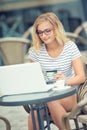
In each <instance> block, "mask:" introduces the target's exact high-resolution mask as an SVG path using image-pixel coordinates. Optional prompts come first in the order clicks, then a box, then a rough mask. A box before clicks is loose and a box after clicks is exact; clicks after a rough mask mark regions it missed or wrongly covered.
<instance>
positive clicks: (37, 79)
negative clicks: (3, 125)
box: [0, 62, 52, 95]
mask: <svg viewBox="0 0 87 130" xmlns="http://www.w3.org/2000/svg"><path fill="white" fill-rule="evenodd" d="M51 88H52V86H51ZM49 89H50V87H47V85H46V83H45V79H44V76H43V73H42V70H41V66H40V64H39V63H38V62H33V63H25V64H16V65H9V66H1V67H0V92H1V94H2V95H10V94H21V93H32V92H46V91H48V90H49Z"/></svg>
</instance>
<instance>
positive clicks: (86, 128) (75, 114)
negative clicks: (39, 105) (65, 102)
mask: <svg viewBox="0 0 87 130" xmlns="http://www.w3.org/2000/svg"><path fill="white" fill-rule="evenodd" d="M85 106H87V99H86V98H85V99H82V100H81V101H80V102H79V103H78V104H77V105H76V106H75V107H74V108H73V109H72V111H71V112H69V113H67V114H66V115H64V116H63V120H62V121H63V126H64V130H71V127H70V122H69V120H70V119H73V118H74V119H76V120H78V127H76V130H80V129H83V130H87V111H86V113H84V110H83V108H84V107H85ZM86 110H87V109H86ZM79 122H80V123H82V125H83V127H82V128H80V127H79Z"/></svg>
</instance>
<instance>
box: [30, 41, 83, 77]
mask: <svg viewBox="0 0 87 130" xmlns="http://www.w3.org/2000/svg"><path fill="white" fill-rule="evenodd" d="M80 56H81V53H80V51H79V49H78V47H77V45H76V44H75V43H74V42H72V41H69V42H67V43H65V44H64V48H63V51H62V52H61V53H60V55H58V56H57V57H56V58H52V57H51V56H49V54H48V53H47V50H46V47H45V45H44V44H43V45H42V48H41V49H40V51H39V52H36V51H35V50H29V56H28V58H29V59H31V60H33V61H35V62H39V63H40V65H41V67H42V70H43V71H52V70H57V72H62V73H63V74H64V75H65V76H66V77H72V76H73V73H72V72H73V67H72V61H73V60H75V59H76V58H78V57H80Z"/></svg>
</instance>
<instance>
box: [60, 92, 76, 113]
mask: <svg viewBox="0 0 87 130" xmlns="http://www.w3.org/2000/svg"><path fill="white" fill-rule="evenodd" d="M59 102H60V104H61V105H62V106H63V107H64V108H65V110H66V111H70V110H71V109H72V108H73V107H74V106H75V105H76V104H77V95H76V94H75V95H73V96H69V97H66V98H63V99H61V100H59Z"/></svg>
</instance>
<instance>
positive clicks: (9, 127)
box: [0, 116, 11, 130]
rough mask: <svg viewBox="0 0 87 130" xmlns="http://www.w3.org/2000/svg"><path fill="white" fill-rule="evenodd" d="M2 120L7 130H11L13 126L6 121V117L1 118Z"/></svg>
mask: <svg viewBox="0 0 87 130" xmlns="http://www.w3.org/2000/svg"><path fill="white" fill-rule="evenodd" d="M0 120H2V121H4V122H5V124H6V130H11V125H10V122H9V121H8V119H6V118H5V117H2V116H0Z"/></svg>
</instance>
